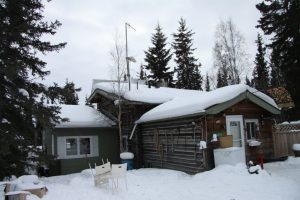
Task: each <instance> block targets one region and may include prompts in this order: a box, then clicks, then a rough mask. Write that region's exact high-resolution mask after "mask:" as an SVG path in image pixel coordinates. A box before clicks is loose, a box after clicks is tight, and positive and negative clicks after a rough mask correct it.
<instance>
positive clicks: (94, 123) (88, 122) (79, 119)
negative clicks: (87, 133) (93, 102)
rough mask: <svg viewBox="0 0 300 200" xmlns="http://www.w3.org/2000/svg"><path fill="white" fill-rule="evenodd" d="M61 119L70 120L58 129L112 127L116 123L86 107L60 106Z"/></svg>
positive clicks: (57, 126)
mask: <svg viewBox="0 0 300 200" xmlns="http://www.w3.org/2000/svg"><path fill="white" fill-rule="evenodd" d="M60 107H61V110H60V112H61V113H60V117H61V118H68V119H69V121H68V122H61V123H60V124H57V125H56V128H65V127H66V128H68V127H69V128H72V127H110V126H112V125H115V123H114V122H113V121H112V120H110V119H109V118H107V117H106V116H105V115H103V114H102V113H100V112H99V111H97V110H96V109H94V108H91V107H89V106H86V105H60Z"/></svg>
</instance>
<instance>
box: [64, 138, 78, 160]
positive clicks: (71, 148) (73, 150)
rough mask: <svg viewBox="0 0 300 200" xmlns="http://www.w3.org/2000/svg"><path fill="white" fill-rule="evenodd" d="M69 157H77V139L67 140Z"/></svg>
mask: <svg viewBox="0 0 300 200" xmlns="http://www.w3.org/2000/svg"><path fill="white" fill-rule="evenodd" d="M66 152H67V156H71V155H77V140H76V138H68V139H66Z"/></svg>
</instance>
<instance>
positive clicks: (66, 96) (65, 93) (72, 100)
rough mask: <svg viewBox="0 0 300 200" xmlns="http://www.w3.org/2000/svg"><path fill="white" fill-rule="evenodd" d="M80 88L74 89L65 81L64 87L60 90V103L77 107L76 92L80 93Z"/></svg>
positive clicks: (70, 83) (71, 83)
mask: <svg viewBox="0 0 300 200" xmlns="http://www.w3.org/2000/svg"><path fill="white" fill-rule="evenodd" d="M80 91H81V88H75V84H74V83H73V82H69V81H68V79H67V80H66V83H65V86H64V87H63V88H62V94H61V99H60V103H61V104H69V105H78V103H79V98H78V94H77V92H80Z"/></svg>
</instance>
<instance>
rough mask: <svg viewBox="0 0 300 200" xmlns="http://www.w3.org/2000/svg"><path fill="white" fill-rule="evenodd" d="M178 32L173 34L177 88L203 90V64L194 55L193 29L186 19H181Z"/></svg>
mask: <svg viewBox="0 0 300 200" xmlns="http://www.w3.org/2000/svg"><path fill="white" fill-rule="evenodd" d="M177 31H178V32H177V33H174V34H173V37H174V42H173V43H172V47H173V49H174V51H175V55H176V58H175V62H176V68H175V72H176V73H177V82H176V85H175V87H176V88H185V89H194V90H202V87H201V85H202V76H201V74H200V72H199V67H200V66H201V64H197V61H198V59H196V58H195V57H194V56H193V52H194V50H195V49H194V48H192V46H193V43H192V41H193V40H192V36H193V35H194V33H193V32H192V30H188V28H187V27H186V22H185V20H184V19H182V18H181V19H180V21H179V28H178V29H177Z"/></svg>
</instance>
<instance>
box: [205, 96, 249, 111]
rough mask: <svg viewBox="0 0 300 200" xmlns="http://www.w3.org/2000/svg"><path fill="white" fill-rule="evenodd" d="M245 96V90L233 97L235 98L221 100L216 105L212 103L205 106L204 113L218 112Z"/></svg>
mask: <svg viewBox="0 0 300 200" xmlns="http://www.w3.org/2000/svg"><path fill="white" fill-rule="evenodd" d="M246 98H247V95H246V92H243V93H242V94H240V95H238V96H237V97H235V98H233V99H231V100H229V101H226V102H223V103H220V104H216V105H213V106H211V107H209V108H206V111H205V113H207V114H209V115H215V114H218V113H220V112H221V111H223V110H225V109H227V108H229V107H231V106H233V105H234V104H237V103H238V102H240V101H243V100H244V99H246Z"/></svg>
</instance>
